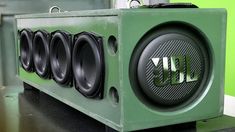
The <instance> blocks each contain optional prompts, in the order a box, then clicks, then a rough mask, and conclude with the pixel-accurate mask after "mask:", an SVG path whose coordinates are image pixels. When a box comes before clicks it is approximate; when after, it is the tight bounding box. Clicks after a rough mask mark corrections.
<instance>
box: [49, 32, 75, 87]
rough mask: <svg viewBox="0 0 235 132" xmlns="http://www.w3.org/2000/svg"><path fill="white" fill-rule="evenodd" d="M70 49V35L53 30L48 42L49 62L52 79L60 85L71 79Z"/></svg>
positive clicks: (66, 83) (67, 82)
mask: <svg viewBox="0 0 235 132" xmlns="http://www.w3.org/2000/svg"><path fill="white" fill-rule="evenodd" d="M71 51H72V43H71V35H70V34H68V33H66V32H63V31H57V32H55V33H54V34H53V35H52V39H51V43H50V63H51V71H52V73H53V79H54V80H55V81H56V82H57V83H59V84H61V85H68V84H69V83H70V82H71V80H72V77H71V75H72V67H71V64H72V62H71V53H72V52H71Z"/></svg>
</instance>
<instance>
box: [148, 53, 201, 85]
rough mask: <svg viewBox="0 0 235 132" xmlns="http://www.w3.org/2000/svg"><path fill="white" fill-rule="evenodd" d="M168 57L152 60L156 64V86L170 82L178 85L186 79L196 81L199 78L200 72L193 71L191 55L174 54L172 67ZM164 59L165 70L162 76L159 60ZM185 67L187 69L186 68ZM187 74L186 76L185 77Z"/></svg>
mask: <svg viewBox="0 0 235 132" xmlns="http://www.w3.org/2000/svg"><path fill="white" fill-rule="evenodd" d="M168 60H169V59H168V57H163V58H162V59H161V58H152V62H153V64H154V65H155V68H154V72H153V74H154V75H155V77H154V84H155V86H158V87H161V86H165V85H168V84H171V85H176V84H181V83H183V82H184V81H186V82H194V81H197V80H198V77H199V75H198V73H196V72H195V71H194V72H193V71H191V62H190V56H187V55H186V56H172V57H170V64H171V65H170V67H169V62H168ZM160 61H162V64H163V67H162V68H163V69H162V70H163V71H162V77H161V76H160V71H159V69H157V66H158V65H159V62H160ZM184 69H185V70H184ZM185 76H186V77H185Z"/></svg>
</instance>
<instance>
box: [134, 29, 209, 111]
mask: <svg viewBox="0 0 235 132" xmlns="http://www.w3.org/2000/svg"><path fill="white" fill-rule="evenodd" d="M201 40H202V39H201V38H200V37H199V36H197V35H194V33H191V32H190V31H187V30H181V29H177V28H176V29H174V28H173V29H166V30H165V31H164V30H161V31H159V32H156V33H155V34H154V33H153V34H152V35H150V37H149V38H148V39H146V41H142V44H143V45H146V46H145V48H144V49H143V50H142V53H141V54H140V55H139V61H138V62H137V64H138V66H137V69H136V70H137V81H138V83H139V86H140V89H141V90H142V92H143V93H144V94H145V96H147V97H148V98H149V99H150V100H152V101H153V102H155V103H157V104H158V105H160V106H168V107H169V106H176V105H180V104H182V103H184V102H187V101H189V100H190V99H192V98H195V97H197V96H198V95H199V94H200V93H201V91H202V90H203V89H204V88H205V82H206V80H207V77H208V71H209V69H208V68H209V56H208V53H207V50H206V49H205V45H206V43H204V41H201Z"/></svg>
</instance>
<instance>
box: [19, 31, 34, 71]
mask: <svg viewBox="0 0 235 132" xmlns="http://www.w3.org/2000/svg"><path fill="white" fill-rule="evenodd" d="M32 41H33V32H32V31H31V30H30V29H24V30H22V31H21V33H20V62H21V64H22V67H23V68H24V69H25V70H26V71H29V72H31V71H33V52H32V50H33V46H32Z"/></svg>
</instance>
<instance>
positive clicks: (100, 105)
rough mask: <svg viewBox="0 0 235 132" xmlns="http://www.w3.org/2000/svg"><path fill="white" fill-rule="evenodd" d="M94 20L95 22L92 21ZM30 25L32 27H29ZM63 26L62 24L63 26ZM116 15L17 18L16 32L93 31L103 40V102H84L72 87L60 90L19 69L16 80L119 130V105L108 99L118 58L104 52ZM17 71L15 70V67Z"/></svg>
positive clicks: (116, 74)
mask: <svg viewBox="0 0 235 132" xmlns="http://www.w3.org/2000/svg"><path fill="white" fill-rule="evenodd" d="M94 21H95V22H94ZM32 23H33V24H32ZM64 23H66V24H64ZM117 23H118V19H117V16H108V17H106V16H103V17H65V18H42V19H19V20H17V25H18V29H19V30H21V29H23V28H30V29H32V30H33V31H36V30H38V29H44V30H46V31H48V32H54V31H56V30H58V29H60V30H63V31H67V32H69V33H71V34H72V35H75V34H77V33H80V32H83V31H86V32H93V33H96V34H97V35H99V36H102V37H103V46H104V49H106V50H104V54H105V61H106V62H105V67H106V73H105V82H107V83H105V86H104V99H102V100H99V99H97V100H95V99H87V98H85V97H84V96H83V95H81V94H80V93H79V92H78V91H77V90H75V88H74V87H72V88H68V87H61V86H59V85H58V84H56V83H55V81H53V80H43V79H41V78H39V77H38V76H37V75H36V74H35V73H28V72H26V71H24V70H23V69H22V68H20V70H19V76H20V78H21V79H22V80H23V81H25V82H27V83H29V84H31V85H33V86H35V87H36V88H39V89H40V90H41V91H44V92H45V93H47V94H49V95H51V96H53V97H55V98H56V99H58V100H60V101H62V102H64V103H66V104H68V105H70V106H72V107H74V108H76V109H78V110H80V111H82V112H84V113H86V114H88V115H89V116H91V117H93V118H95V119H97V120H99V121H101V122H103V123H105V124H107V125H110V126H112V127H114V128H116V129H120V117H121V104H118V105H115V103H114V102H112V99H111V98H110V96H109V89H110V88H111V87H116V88H119V87H120V86H119V71H118V70H114V69H118V64H119V63H118V56H113V55H112V54H111V53H110V52H109V51H108V50H107V49H108V44H107V43H108V38H109V36H110V35H114V36H116V37H117V36H118V24H117ZM18 68H19V67H18Z"/></svg>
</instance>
